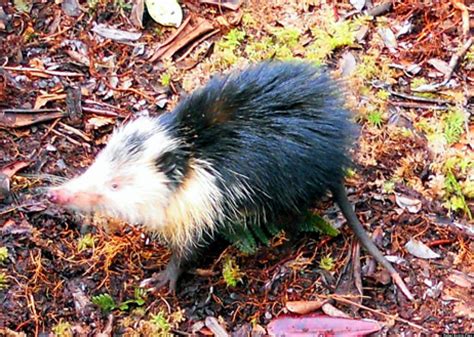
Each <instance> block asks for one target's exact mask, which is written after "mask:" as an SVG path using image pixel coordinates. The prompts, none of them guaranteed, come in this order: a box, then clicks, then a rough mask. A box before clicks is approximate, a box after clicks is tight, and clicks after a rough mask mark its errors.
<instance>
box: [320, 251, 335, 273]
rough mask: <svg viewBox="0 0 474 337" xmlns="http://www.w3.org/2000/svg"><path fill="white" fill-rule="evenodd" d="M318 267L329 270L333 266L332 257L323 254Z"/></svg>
mask: <svg viewBox="0 0 474 337" xmlns="http://www.w3.org/2000/svg"><path fill="white" fill-rule="evenodd" d="M319 268H321V269H324V270H327V271H331V270H332V269H333V268H334V259H333V258H332V257H331V256H330V255H327V256H324V257H323V258H321V261H320V262H319Z"/></svg>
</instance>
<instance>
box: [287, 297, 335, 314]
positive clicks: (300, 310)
mask: <svg viewBox="0 0 474 337" xmlns="http://www.w3.org/2000/svg"><path fill="white" fill-rule="evenodd" d="M326 302H327V301H326V300H321V301H288V302H286V305H285V306H286V308H287V309H288V311H290V312H292V313H295V314H300V315H303V314H309V313H310V312H313V311H316V310H318V309H319V308H321V307H322V306H323V304H324V303H326Z"/></svg>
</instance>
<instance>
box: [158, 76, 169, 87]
mask: <svg viewBox="0 0 474 337" xmlns="http://www.w3.org/2000/svg"><path fill="white" fill-rule="evenodd" d="M160 82H161V85H162V86H164V87H167V86H169V85H170V83H171V74H170V73H168V72H165V73H163V74H161V77H160Z"/></svg>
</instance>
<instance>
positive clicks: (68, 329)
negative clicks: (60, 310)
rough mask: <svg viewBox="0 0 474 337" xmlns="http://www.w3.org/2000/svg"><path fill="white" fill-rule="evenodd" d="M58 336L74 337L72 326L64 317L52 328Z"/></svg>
mask: <svg viewBox="0 0 474 337" xmlns="http://www.w3.org/2000/svg"><path fill="white" fill-rule="evenodd" d="M51 330H52V331H53V333H54V335H55V336H56V337H72V336H73V334H72V326H71V323H69V322H64V321H63V320H62V319H61V320H60V321H59V323H58V324H56V325H55V326H53V328H52V329H51Z"/></svg>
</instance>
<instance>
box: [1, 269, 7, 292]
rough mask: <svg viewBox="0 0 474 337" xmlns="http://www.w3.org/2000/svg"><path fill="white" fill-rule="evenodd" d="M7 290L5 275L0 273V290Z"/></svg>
mask: <svg viewBox="0 0 474 337" xmlns="http://www.w3.org/2000/svg"><path fill="white" fill-rule="evenodd" d="M7 288H8V280H7V274H5V273H4V272H0V290H3V289H7Z"/></svg>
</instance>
